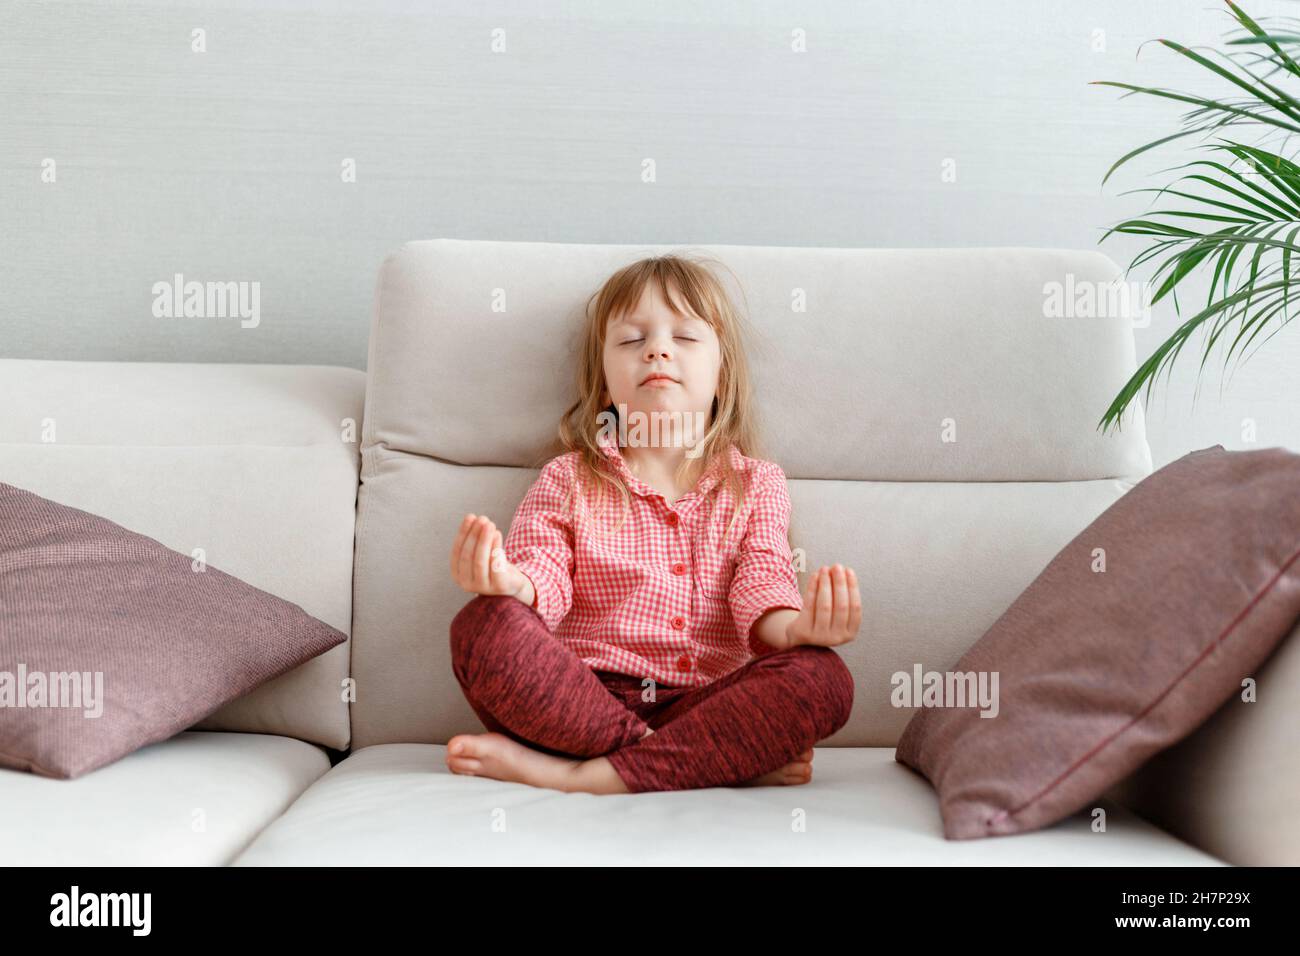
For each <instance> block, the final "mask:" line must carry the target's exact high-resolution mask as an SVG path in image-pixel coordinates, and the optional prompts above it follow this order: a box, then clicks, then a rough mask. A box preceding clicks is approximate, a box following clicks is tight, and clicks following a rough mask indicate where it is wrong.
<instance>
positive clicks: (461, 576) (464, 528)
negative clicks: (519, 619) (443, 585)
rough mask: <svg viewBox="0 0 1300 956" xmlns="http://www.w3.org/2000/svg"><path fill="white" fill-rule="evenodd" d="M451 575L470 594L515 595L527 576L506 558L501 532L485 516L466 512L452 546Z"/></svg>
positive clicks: (526, 580)
mask: <svg viewBox="0 0 1300 956" xmlns="http://www.w3.org/2000/svg"><path fill="white" fill-rule="evenodd" d="M451 577H452V580H454V581H455V582H456V583H457V584H458V585H459V586H460V588H461V589H462V590H464V591H469V592H470V593H471V594H487V595H494V594H504V595H506V596H507V597H514V596H515V595H517V594H518V593H519V592H520V591H522V590H523V588H524V585H525V584H526V583H528V578H527V577H526V576H525V575H524V573H523V572H522V571H520V570H519V569H518V568H516V567H515V566H514V565H513V564H511V563H510V562H509V561H507V560H506V553H505V551H504V550H503V549H502V547H501V532H500V531H498V530H497V526H496V525H494V524H493V523H492V522H491V521H490V520H488V518H487V516H486V515H473V514H468V515H466V516H465V520H464V521H462V522H461V523H460V531H459V532H458V533H457V534H456V540H455V542H454V543H453V544H452V546H451Z"/></svg>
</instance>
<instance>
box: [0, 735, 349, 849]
mask: <svg viewBox="0 0 1300 956" xmlns="http://www.w3.org/2000/svg"><path fill="white" fill-rule="evenodd" d="M329 766H330V761H329V756H328V755H327V754H326V753H325V751H324V750H322V749H321V748H320V747H317V746H315V745H313V744H309V743H304V742H303V741H301V740H295V739H293V738H291V737H277V736H273V735H270V734H245V733H224V732H213V731H197V730H190V731H185V732H183V733H180V734H177V735H176V736H175V737H171V738H169V739H167V740H164V741H162V742H160V743H156V744H150V745H149V746H147V747H143V748H141V749H139V750H137V751H135V752H134V753H132V754H130V755H128V756H126V757H123V758H122V759H121V760H119V761H117V762H115V763H112V764H109V765H108V766H106V767H101V768H100V769H98V770H95V771H92V772H91V773H88V774H86V775H84V776H82V777H78V778H77V779H75V780H56V779H52V778H49V777H41V776H37V775H36V774H31V773H24V772H21V771H17V770H0V807H4V811H5V812H4V813H3V814H0V864H3V865H5V866H154V865H158V866H220V865H224V864H226V863H229V862H230V860H231V859H232V858H233V857H234V856H235V855H236V854H238V853H239V851H240V850H242V849H243V848H244V847H246V846H247V845H248V844H249V842H250V841H251V840H252V839H253V838H254V837H255V836H256V835H257V834H258V833H259V832H261V830H262V829H263V828H264V827H265V826H266V825H267V824H268V823H270V822H271V821H272V820H274V819H275V818H276V817H278V816H279V815H280V814H281V813H283V812H284V810H285V809H286V808H287V807H288V806H289V805H290V804H291V803H293V801H294V799H295V798H297V797H298V795H299V794H301V793H302V792H303V791H304V790H306V789H307V787H308V786H310V785H311V783H312V782H313V781H315V780H316V779H318V778H319V777H320V776H321V775H322V774H324V773H325V772H326V771H327V770H329Z"/></svg>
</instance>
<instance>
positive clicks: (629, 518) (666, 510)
mask: <svg viewBox="0 0 1300 956" xmlns="http://www.w3.org/2000/svg"><path fill="white" fill-rule="evenodd" d="M600 446H601V450H602V451H603V452H604V453H605V455H606V457H607V458H608V459H609V460H610V462H611V463H612V464H613V466H614V468H615V469H616V470H617V471H618V473H619V474H620V475H621V476H622V478H623V480H624V481H625V482H626V483H627V486H628V490H629V491H630V492H631V499H632V500H631V506H630V512H629V513H627V514H626V516H625V517H624V518H623V521H624V524H623V526H622V527H621V528H619V530H618V532H617V533H614V532H613V531H612V528H613V527H614V526H615V525H616V523H617V521H618V519H619V517H620V516H621V515H622V507H623V506H622V500H621V497H619V496H617V495H615V494H612V493H606V494H605V497H604V499H603V500H601V501H600V507H601V512H600V518H599V520H600V522H601V525H602V528H601V530H600V532H599V533H598V532H597V531H596V530H594V529H593V528H592V527H591V520H590V517H589V515H590V511H591V508H592V504H590V503H589V504H588V505H587V506H585V507H582V508H577V509H576V511H575V507H574V501H573V500H572V499H571V500H570V502H569V505H568V507H567V508H566V507H564V502H565V499H566V495H567V494H568V492H569V490H570V489H571V488H572V487H573V485H574V482H575V480H576V466H577V464H578V452H576V451H572V452H568V453H566V454H563V455H559V456H557V457H555V458H552V459H551V460H550V461H549V462H547V463H546V465H545V467H543V468H542V470H541V473H540V474H539V475H538V476H537V480H536V481H535V482H534V483H533V485H532V486H531V487H530V488H529V489H528V492H527V493H526V494H525V495H524V499H523V501H522V502H521V503H520V505H519V508H518V510H517V511H516V512H515V516H514V519H513V520H512V522H511V524H510V531H509V533H508V534H507V535H506V538H505V541H504V542H503V545H504V548H505V552H506V558H507V560H509V561H510V562H511V563H512V564H514V565H515V566H516V567H517V568H519V570H520V571H522V572H523V573H524V574H526V575H527V576H528V578H529V580H531V581H532V582H533V587H534V590H535V591H536V594H537V598H536V602H535V604H534V607H535V608H536V609H537V613H538V614H539V615H540V616H541V618H542V620H543V621H545V623H546V626H547V627H548V628H549V629H550V630H551V631H552V632H553V633H554V634H555V636H556V638H558V639H559V640H561V641H563V642H564V643H565V644H566V645H568V647H569V648H570V649H572V650H573V652H574V653H575V654H577V655H578V656H579V657H581V658H582V660H583V662H584V663H586V664H587V665H588V666H589V667H591V668H592V669H593V670H605V671H615V672H618V673H623V674H631V675H634V676H637V677H642V678H645V677H651V678H653V679H654V680H655V681H656V682H657V683H660V684H664V685H667V686H702V685H705V684H708V683H710V682H711V681H713V680H716V679H717V678H719V677H722V676H724V675H725V674H728V673H730V672H731V671H733V670H735V669H736V668H738V667H740V666H741V665H743V664H745V663H746V662H747V661H749V660H752V659H753V658H754V657H755V656H757V655H760V654H765V653H770V652H771V651H772V650H773V648H771V647H770V646H769V645H767V644H764V643H762V642H761V641H759V640H758V639H757V638H751V637H750V636H749V631H750V628H751V627H752V626H753V624H754V622H755V621H756V620H758V618H759V617H761V616H762V615H763V614H764V612H766V611H768V610H770V609H772V608H778V607H788V608H794V609H795V610H800V609H801V608H802V607H803V598H802V595H801V594H800V593H799V582H798V578H797V577H796V575H795V572H794V566H793V560H792V556H791V553H790V545H789V541H788V539H787V528H788V526H789V522H790V496H789V491H788V490H787V488H786V479H785V473H784V472H783V471H782V470H781V467H780V466H779V465H777V464H776V463H775V462H771V461H764V460H763V459H759V458H748V457H746V456H744V455H742V454H741V453H740V451H739V449H738V448H737V447H736V446H735V445H734V444H733V445H731V446H730V448H729V449H728V454H729V455H730V458H731V462H732V464H733V466H734V467H735V468H736V469H737V470H738V471H739V472H741V476H740V477H741V480H742V481H743V482H744V485H745V495H744V502H743V504H742V505H741V514H740V515H739V517H737V519H736V521H735V525H734V526H733V527H732V529H731V531H730V533H729V534H728V535H727V536H726V538H725V539H724V538H723V530H724V529H725V528H726V525H727V522H728V521H729V520H730V519H731V516H732V514H733V513H734V512H735V511H736V498H735V496H734V495H733V493H732V491H731V489H730V488H729V487H727V485H726V483H725V482H723V481H722V477H723V476H722V474H721V469H720V468H719V467H718V465H717V464H716V463H715V464H714V465H712V466H710V468H708V469H707V470H706V471H705V473H704V474H703V475H701V477H700V479H699V480H698V481H697V482H696V485H695V488H694V490H692V491H690V492H687V493H686V494H685V495H683V496H682V497H681V498H678V499H677V501H676V502H674V503H673V504H672V505H669V504H668V502H667V499H665V498H664V496H663V495H662V494H660V493H659V492H658V491H656V490H655V489H654V488H652V487H650V486H649V485H647V484H646V483H645V482H643V481H641V480H640V479H638V478H637V477H636V476H635V475H633V474H632V472H631V471H630V470H629V469H628V466H627V462H626V461H625V460H624V458H623V455H622V453H621V451H620V450H619V447H618V445H617V441H616V440H614V439H606V438H602V440H601V442H600ZM715 486H716V488H717V492H716V493H715V494H713V495H710V494H709V493H710V491H712V490H713V489H714V488H715ZM574 498H575V499H576V498H577V495H576V494H575V495H574ZM575 513H577V514H580V515H581V517H580V518H577V519H575V517H574V515H575ZM602 534H603V537H602V536H601V535H602Z"/></svg>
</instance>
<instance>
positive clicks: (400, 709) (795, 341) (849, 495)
mask: <svg viewBox="0 0 1300 956" xmlns="http://www.w3.org/2000/svg"><path fill="white" fill-rule="evenodd" d="M666 252H687V253H702V254H705V255H708V256H711V257H713V258H715V259H718V260H720V261H721V262H722V263H724V264H725V265H726V266H727V267H728V268H729V269H730V270H731V274H734V276H735V277H736V279H738V280H739V286H740V290H741V292H737V293H736V297H737V300H738V304H739V305H740V307H741V308H742V309H743V310H744V311H745V312H746V314H747V316H748V319H749V322H750V325H751V327H752V329H753V331H754V333H755V342H754V348H753V351H752V352H751V354H750V361H751V365H752V370H753V374H754V388H755V394H756V398H757V401H758V406H759V413H760V416H761V424H762V428H763V433H764V437H765V440H766V454H765V455H764V457H768V458H770V459H772V460H775V461H776V462H777V463H778V464H780V465H781V467H782V468H783V469H784V470H785V473H786V475H787V478H788V481H789V490H790V496H791V499H792V502H793V509H794V513H793V518H792V521H791V536H792V540H793V544H794V546H795V553H796V557H797V558H798V559H800V560H801V561H802V562H803V564H804V565H805V566H806V567H807V568H808V569H811V570H815V569H816V568H817V567H818V566H819V565H821V564H831V563H835V562H837V561H838V562H841V563H844V564H847V565H850V566H852V567H853V568H855V569H856V571H857V575H858V580H859V583H860V586H861V591H862V598H863V623H862V629H861V632H860V636H859V638H858V639H857V640H856V641H854V642H852V643H851V644H849V645H846V646H844V647H842V648H840V649H839V651H840V653H842V654H843V655H844V657H845V660H846V661H847V662H848V663H849V664H850V666H851V667H852V669H853V671H854V674H855V677H856V681H857V693H856V697H855V708H854V714H853V717H852V719H851V720H850V721H849V723H848V724H847V725H845V727H844V728H843V729H841V730H840V731H839V732H838V733H837V734H836V735H835V737H834V738H832V739H831V740H830V741H829V743H830V744H831V745H836V744H840V745H863V746H892V745H894V744H895V743H896V742H897V739H898V736H899V734H900V733H901V731H902V728H903V727H904V725H906V723H907V721H908V719H909V718H910V716H911V713H912V712H911V711H910V710H907V709H899V708H895V707H894V706H893V705H892V704H891V700H890V697H891V694H890V691H891V675H892V674H894V673H895V672H897V671H907V672H908V673H911V672H912V670H913V667H914V665H915V664H921V665H922V666H923V668H924V669H926V670H932V669H937V670H942V669H945V668H946V667H948V666H949V665H951V664H952V663H954V662H955V661H956V660H957V659H958V658H959V657H960V656H961V655H962V653H963V652H964V651H965V650H966V649H967V648H968V647H969V646H970V645H971V644H973V643H974V642H975V641H976V640H977V639H978V638H979V637H980V636H981V635H982V634H983V633H984V631H985V629H987V628H988V626H989V625H990V624H992V623H993V621H994V620H996V619H997V617H998V616H999V615H1000V614H1001V613H1002V612H1003V611H1004V610H1005V609H1006V608H1007V606H1008V605H1010V603H1011V602H1012V601H1013V600H1014V599H1015V598H1016V596H1017V595H1018V594H1019V593H1020V591H1021V590H1023V589H1024V587H1025V586H1027V585H1028V584H1029V582H1030V581H1032V580H1033V579H1034V577H1035V576H1036V575H1037V574H1038V572H1039V571H1041V570H1042V569H1043V567H1044V566H1045V565H1046V564H1047V563H1048V561H1049V560H1050V559H1051V558H1052V557H1053V556H1054V555H1055V554H1056V552H1057V551H1058V550H1059V549H1060V548H1061V547H1063V546H1064V545H1065V544H1066V543H1067V542H1068V541H1069V540H1070V539H1071V538H1072V537H1074V535H1076V534H1077V533H1078V532H1079V531H1080V530H1081V529H1082V528H1084V527H1085V526H1086V525H1087V524H1088V523H1089V522H1091V521H1092V519H1094V518H1095V517H1096V516H1097V515H1099V514H1100V513H1101V512H1102V511H1104V510H1105V509H1106V507H1108V506H1109V505H1110V503H1112V502H1113V501H1115V500H1116V499H1117V498H1118V497H1119V496H1120V495H1121V494H1123V493H1124V492H1125V491H1127V490H1128V489H1129V488H1131V487H1132V486H1133V484H1134V483H1135V482H1136V481H1137V480H1139V479H1140V478H1141V477H1143V476H1145V475H1146V474H1148V473H1150V471H1151V456H1150V450H1149V448H1148V446H1147V443H1146V437H1145V431H1144V425H1143V417H1142V410H1141V408H1140V407H1139V406H1137V405H1135V406H1134V407H1133V408H1131V409H1130V411H1129V412H1128V413H1127V414H1126V415H1125V417H1124V420H1123V423H1122V425H1123V427H1122V428H1121V429H1118V430H1115V429H1112V430H1109V431H1107V432H1105V433H1103V432H1102V431H1100V430H1099V429H1098V427H1097V423H1098V421H1099V420H1100V419H1101V417H1102V415H1103V413H1104V412H1105V411H1106V409H1107V407H1108V406H1109V404H1110V402H1111V399H1112V398H1113V396H1114V395H1115V394H1116V393H1117V392H1118V391H1119V389H1120V388H1121V386H1122V385H1123V384H1124V383H1125V381H1126V380H1127V379H1128V378H1129V376H1130V375H1131V374H1132V372H1133V370H1134V367H1135V361H1134V344H1133V333H1132V328H1133V325H1134V324H1135V322H1138V321H1141V320H1142V316H1141V313H1140V310H1139V307H1140V297H1136V296H1130V297H1128V298H1125V297H1124V296H1123V295H1111V294H1109V292H1108V289H1109V288H1110V287H1113V286H1114V285H1115V284H1116V283H1117V280H1118V279H1119V276H1120V270H1119V269H1118V267H1117V266H1116V265H1115V264H1114V263H1113V262H1112V261H1111V260H1110V259H1109V258H1107V257H1106V256H1104V255H1102V254H1100V253H1097V252H1092V251H1074V250H1059V249H1021V248H984V249H830V248H804V247H755V246H726V245H715V246H708V245H703V246H698V245H697V246H690V247H676V246H663V245H649V246H632V245H584V244H566V243H535V242H497V241H476V240H453V239H441V240H433V241H425V242H412V243H408V244H407V245H405V246H403V247H402V248H401V249H400V250H398V251H396V252H394V253H393V254H392V255H390V256H389V257H388V258H387V259H386V260H385V262H384V263H383V266H382V269H381V272H380V275H379V280H378V287H377V290H376V296H375V311H374V315H373V321H372V328H371V337H370V353H369V362H368V378H367V391H366V418H365V427H364V431H363V435H362V447H361V454H362V475H361V480H362V485H361V489H360V492H359V497H358V528H357V556H356V579H355V604H356V612H355V617H354V623H353V626H354V630H353V637H352V640H353V676H354V678H355V679H356V682H357V688H356V690H357V701H356V703H355V704H354V706H353V710H352V718H353V746H354V748H356V747H362V746H367V745H370V744H376V743H385V742H394V741H413V742H416V741H427V742H437V743H443V742H446V740H447V739H448V738H449V737H450V736H452V735H453V734H455V733H463V732H474V731H477V730H479V729H480V725H479V723H478V720H477V718H476V717H475V716H474V714H473V711H472V710H471V709H470V707H469V705H468V704H467V703H466V702H465V700H464V698H463V695H462V693H461V690H460V688H459V686H458V684H457V682H456V680H455V677H454V675H453V674H452V672H451V669H450V664H449V655H448V633H447V628H448V625H449V623H450V621H451V619H452V617H453V616H454V615H455V614H456V612H457V611H458V610H459V609H460V608H461V607H462V606H464V604H465V603H466V602H467V601H468V600H470V598H471V597H472V596H471V595H469V594H467V593H465V592H463V591H461V590H459V588H457V587H456V586H455V585H454V584H453V582H452V580H451V577H450V572H449V566H448V553H449V550H450V547H451V542H452V540H453V538H454V536H455V532H456V528H457V526H458V524H459V523H460V520H461V518H462V517H463V516H464V515H465V514H466V513H468V512H474V513H477V514H486V515H488V516H489V517H491V518H492V519H493V520H494V521H495V522H496V523H497V525H498V526H499V527H500V528H501V529H502V530H503V533H504V530H505V529H506V528H507V527H508V526H509V524H510V519H511V517H512V515H513V513H514V509H515V507H516V506H517V505H518V504H519V502H520V500H521V498H522V496H523V493H524V492H525V491H526V490H527V488H528V486H529V485H530V484H531V482H532V481H533V480H534V478H535V477H536V476H537V467H536V466H537V462H538V459H539V457H544V455H545V453H546V451H547V449H548V448H550V447H551V446H552V445H553V442H554V438H555V427H556V424H557V422H558V421H559V419H560V417H561V415H562V414H563V412H564V410H565V409H566V408H567V407H568V405H569V404H570V402H571V401H572V398H573V395H572V389H573V387H574V386H573V374H572V369H573V367H574V362H575V355H576V349H577V347H578V345H579V342H580V334H581V331H582V325H581V323H582V321H583V307H584V305H585V303H586V300H587V298H588V296H590V295H591V293H592V292H594V291H595V290H596V289H597V288H599V286H600V285H601V283H602V282H603V281H604V280H605V279H606V278H607V277H608V276H609V275H610V274H611V273H612V272H613V271H615V270H616V269H618V268H620V267H621V266H623V265H625V264H627V263H629V262H631V261H633V260H635V259H638V258H642V257H644V256H649V255H659V254H663V253H666ZM723 275H724V278H726V279H727V280H728V281H729V282H731V283H732V284H733V287H734V281H735V280H732V279H731V277H730V274H728V273H727V272H726V271H725V270H724V272H723ZM1083 290H1089V291H1088V294H1087V295H1086V296H1085V294H1084V291H1083ZM742 293H743V298H741V295H742ZM1108 301H1109V302H1110V303H1111V305H1110V306H1108V305H1107V302H1108ZM1116 304H1117V306H1116ZM1062 312H1063V313H1064V314H1059V313H1062ZM802 581H803V576H802V575H801V583H802Z"/></svg>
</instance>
